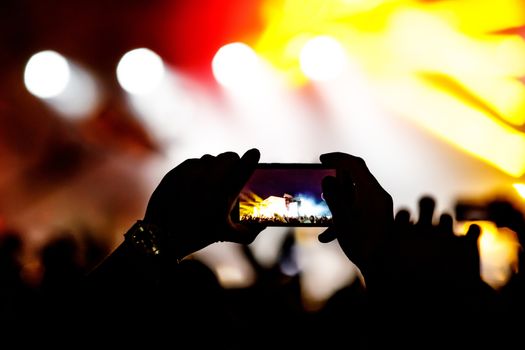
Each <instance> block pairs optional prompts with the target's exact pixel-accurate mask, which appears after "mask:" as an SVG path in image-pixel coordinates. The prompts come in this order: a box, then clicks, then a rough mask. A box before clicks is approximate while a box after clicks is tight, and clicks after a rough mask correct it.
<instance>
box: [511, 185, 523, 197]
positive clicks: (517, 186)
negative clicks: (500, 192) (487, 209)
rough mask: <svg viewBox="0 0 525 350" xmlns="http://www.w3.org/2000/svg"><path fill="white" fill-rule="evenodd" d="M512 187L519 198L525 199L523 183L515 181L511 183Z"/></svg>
mask: <svg viewBox="0 0 525 350" xmlns="http://www.w3.org/2000/svg"><path fill="white" fill-rule="evenodd" d="M512 187H514V189H515V190H516V191H517V192H518V194H519V195H520V196H521V198H523V199H525V184H522V183H515V184H513V185H512Z"/></svg>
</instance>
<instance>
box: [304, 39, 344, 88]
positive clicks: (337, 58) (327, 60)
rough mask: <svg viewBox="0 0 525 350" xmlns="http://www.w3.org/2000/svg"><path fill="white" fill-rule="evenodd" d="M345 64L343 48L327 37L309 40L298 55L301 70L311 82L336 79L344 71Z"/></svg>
mask: <svg viewBox="0 0 525 350" xmlns="http://www.w3.org/2000/svg"><path fill="white" fill-rule="evenodd" d="M345 62H346V57H345V53H344V49H343V47H342V46H341V44H339V42H338V41H337V40H335V39H333V38H331V37H329V36H317V37H315V38H313V39H310V40H309V41H308V42H307V43H306V44H305V45H304V47H303V48H302V50H301V53H300V65H301V69H302V71H303V72H304V74H305V75H306V76H307V77H309V78H310V79H312V80H318V81H325V80H331V79H334V78H336V77H337V76H338V75H340V74H341V72H342V71H343V70H344V67H345Z"/></svg>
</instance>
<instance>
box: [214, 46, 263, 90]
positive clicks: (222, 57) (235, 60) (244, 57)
mask: <svg viewBox="0 0 525 350" xmlns="http://www.w3.org/2000/svg"><path fill="white" fill-rule="evenodd" d="M258 64H259V58H258V57H257V54H256V53H255V51H253V49H252V48H251V47H249V46H248V45H246V44H243V43H240V42H235V43H230V44H227V45H224V46H223V47H221V48H220V49H219V50H218V51H217V53H216V54H215V56H214V57H213V60H212V71H213V75H214V77H215V79H216V80H217V81H218V82H219V84H221V85H223V86H225V87H241V86H245V85H246V83H247V82H249V81H252V80H253V79H254V78H256V75H257V73H258V72H259V67H258Z"/></svg>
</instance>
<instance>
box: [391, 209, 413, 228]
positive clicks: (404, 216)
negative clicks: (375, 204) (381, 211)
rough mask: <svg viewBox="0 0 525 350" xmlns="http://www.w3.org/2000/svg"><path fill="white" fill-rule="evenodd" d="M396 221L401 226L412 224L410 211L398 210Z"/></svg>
mask: <svg viewBox="0 0 525 350" xmlns="http://www.w3.org/2000/svg"><path fill="white" fill-rule="evenodd" d="M394 222H395V223H396V225H399V226H408V225H409V224H410V212H409V211H408V210H407V209H400V210H398V211H397V213H396V216H395V217H394Z"/></svg>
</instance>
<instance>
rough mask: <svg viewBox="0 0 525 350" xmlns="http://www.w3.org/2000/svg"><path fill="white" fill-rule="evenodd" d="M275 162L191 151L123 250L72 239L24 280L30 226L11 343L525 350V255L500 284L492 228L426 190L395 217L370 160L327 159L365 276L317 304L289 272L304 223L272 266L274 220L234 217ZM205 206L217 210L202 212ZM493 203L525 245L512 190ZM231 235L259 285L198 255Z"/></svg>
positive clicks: (0, 284) (18, 268)
mask: <svg viewBox="0 0 525 350" xmlns="http://www.w3.org/2000/svg"><path fill="white" fill-rule="evenodd" d="M259 156H260V154H259V151H258V150H257V149H251V150H249V151H247V152H246V153H245V154H243V155H242V156H241V157H239V155H237V154H236V153H233V152H225V153H221V154H219V155H217V156H212V155H208V154H207V155H204V156H202V157H201V158H199V159H188V160H186V161H185V162H183V163H181V164H180V165H178V166H177V167H175V168H174V169H173V170H171V171H170V172H168V173H167V174H166V175H165V177H164V178H163V179H162V181H161V182H160V183H159V185H158V186H157V188H156V189H155V191H154V192H153V193H152V195H151V197H150V200H149V202H148V206H147V209H146V212H145V215H144V218H142V219H140V220H138V221H137V223H135V224H134V225H133V226H132V227H131V228H130V230H129V231H128V232H127V233H126V234H125V235H124V234H123V240H122V243H121V244H120V245H119V246H118V247H116V248H115V249H114V250H113V251H111V252H110V253H109V254H107V255H106V256H101V255H100V254H101V252H103V250H102V249H100V247H99V249H97V247H96V246H95V245H94V244H93V242H91V245H89V244H87V243H86V242H84V244H87V246H86V247H83V249H80V245H79V243H78V241H76V240H75V239H74V238H73V237H72V236H71V235H68V234H66V233H64V234H61V235H59V237H58V238H57V239H55V240H52V241H50V242H49V243H48V244H47V245H46V246H45V247H44V248H43V249H42V251H41V254H40V255H39V259H40V261H41V264H42V273H41V275H40V278H39V280H38V281H37V282H34V281H33V282H32V283H29V282H28V281H27V278H26V279H25V278H24V274H23V271H22V265H21V262H20V261H21V259H20V256H21V251H22V248H23V247H22V245H23V241H22V236H21V234H20V233H19V232H16V231H12V230H8V229H6V230H4V232H2V233H1V235H0V293H1V294H0V319H1V320H2V325H3V328H2V329H3V330H4V334H5V336H6V337H7V336H9V335H13V334H19V333H18V332H17V331H23V332H25V334H33V333H34V334H40V335H41V336H42V338H40V340H41V341H45V340H48V341H50V344H55V345H56V344H60V343H61V342H62V341H64V339H71V337H74V338H75V339H76V340H77V341H79V342H81V343H82V344H90V342H93V344H94V345H96V344H98V345H100V344H106V345H109V344H117V345H119V346H130V345H137V344H139V342H147V343H148V344H149V345H150V346H160V345H161V344H167V346H169V347H177V346H187V344H191V346H208V345H211V346H214V347H218V348H220V347H228V348H237V347H239V348H240V347H244V348H246V347H256V346H257V347H259V346H260V347H263V346H269V347H270V346H271V347H275V346H282V345H288V346H314V345H318V344H319V345H320V346H324V347H331V346H344V347H345V348H351V349H384V348H418V349H426V348H438V347H439V348H447V349H448V348H463V349H466V348H468V349H472V348H489V347H490V348H498V349H500V348H516V349H519V348H521V347H522V346H524V345H525V342H524V340H523V335H522V334H523V333H522V331H523V327H522V323H523V321H522V320H523V318H524V316H525V309H524V306H525V294H524V276H523V264H524V263H525V262H524V259H523V254H524V253H523V251H522V250H520V251H519V268H518V269H517V270H516V271H515V272H514V273H513V275H512V276H511V278H510V280H509V281H508V283H506V284H505V285H504V286H503V287H502V288H500V289H495V288H493V287H491V286H490V285H488V284H487V283H486V282H485V281H484V280H483V279H482V278H481V273H480V254H479V245H478V239H479V236H480V227H479V226H477V225H475V224H473V225H471V226H470V227H469V228H468V230H467V232H463V233H461V234H458V233H457V232H455V231H454V221H455V218H454V215H453V214H454V213H436V202H435V200H434V199H433V197H432V196H430V195H423V196H422V197H421V199H420V201H419V203H418V209H419V211H418V212H417V213H411V212H410V211H408V210H405V209H402V210H398V211H397V212H394V209H393V199H392V198H391V196H390V195H389V193H388V192H387V191H385V190H384V189H383V187H382V186H381V184H379V182H378V181H377V180H376V178H375V177H374V176H373V174H371V173H370V171H369V169H368V168H367V166H366V163H365V161H364V160H363V159H361V158H359V157H355V156H352V155H349V154H344V153H328V154H323V155H321V157H320V160H321V162H322V163H324V164H326V165H330V166H333V167H335V168H336V169H337V176H335V177H331V176H329V177H326V178H325V179H324V180H323V183H322V187H323V195H324V198H325V200H326V201H327V204H328V205H329V207H330V210H331V212H332V213H333V218H334V224H333V225H332V226H330V227H328V228H327V229H326V230H325V231H324V232H323V233H321V234H320V235H319V241H320V244H322V243H327V242H331V241H333V240H334V239H337V242H338V244H339V245H340V247H341V249H342V251H343V252H344V254H345V255H346V256H347V257H348V259H349V260H350V261H351V262H353V263H354V264H355V265H356V266H357V268H358V269H359V273H360V275H361V277H362V278H357V279H355V280H353V281H352V282H351V283H349V284H348V285H346V286H344V287H343V288H341V289H340V290H338V291H337V292H335V293H334V294H333V295H332V296H331V297H330V298H329V299H328V300H327V301H326V303H324V304H323V307H322V308H320V309H319V310H316V311H309V310H306V309H305V308H304V306H303V304H302V302H301V282H300V274H301V271H300V270H299V269H297V273H295V274H286V273H284V272H283V266H284V265H287V266H290V265H292V266H293V265H294V264H297V261H296V256H295V254H294V247H295V246H296V242H295V236H294V234H293V229H290V230H289V231H288V233H287V235H286V237H285V239H284V240H283V241H282V245H281V247H280V251H279V254H278V259H277V260H276V261H275V264H274V265H272V266H269V267H267V266H262V265H261V264H260V263H259V262H258V260H257V259H256V258H255V257H254V256H253V253H252V251H251V250H250V249H249V244H250V243H252V242H253V241H254V240H255V238H256V237H257V235H258V234H259V233H260V232H262V231H263V230H264V229H265V227H264V226H261V225H259V224H235V223H233V222H232V221H231V218H230V215H229V214H230V210H231V209H232V207H233V205H234V203H235V201H236V198H237V196H238V194H239V191H240V190H241V188H242V187H243V185H244V184H245V182H246V181H247V179H248V178H249V176H250V175H251V173H252V172H253V170H254V168H255V166H256V164H257V163H258V161H259ZM180 198H185V199H186V200H185V201H181V200H180ZM202 201H205V202H206V203H207V210H208V215H207V218H206V219H203V218H202V217H201V216H200V213H199V212H198V211H194V210H192V208H193V207H195V206H200V205H201V204H200V203H202ZM486 209H487V213H488V218H489V219H490V220H491V221H493V222H494V223H495V224H496V225H497V226H498V227H508V228H510V229H512V230H513V231H514V232H516V233H517V236H518V239H519V242H520V244H521V245H522V244H523V241H524V239H525V220H524V216H523V213H521V212H520V210H518V209H517V208H516V207H514V206H513V204H512V203H511V202H510V201H508V200H505V199H501V198H498V199H494V200H493V201H490V202H489V203H487V205H486ZM124 237H125V238H124ZM222 241H227V242H234V243H237V244H239V245H241V247H242V248H243V252H244V253H245V258H246V260H247V261H248V262H249V263H250V264H251V266H252V267H253V269H254V271H255V272H256V276H257V277H256V281H255V282H254V283H253V284H252V285H250V286H249V287H242V288H224V287H222V286H221V284H220V282H219V280H218V278H217V276H216V275H215V273H214V272H213V270H212V269H210V267H208V266H207V265H206V264H204V263H203V262H202V261H200V260H199V259H196V258H195V256H194V254H193V253H195V252H198V251H199V250H201V249H203V248H205V247H207V246H209V245H210V244H214V243H216V242H222ZM88 243H89V242H88ZM97 252H98V253H97ZM32 332H33V333H32ZM101 342H103V343H101ZM66 344H67V343H66Z"/></svg>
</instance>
